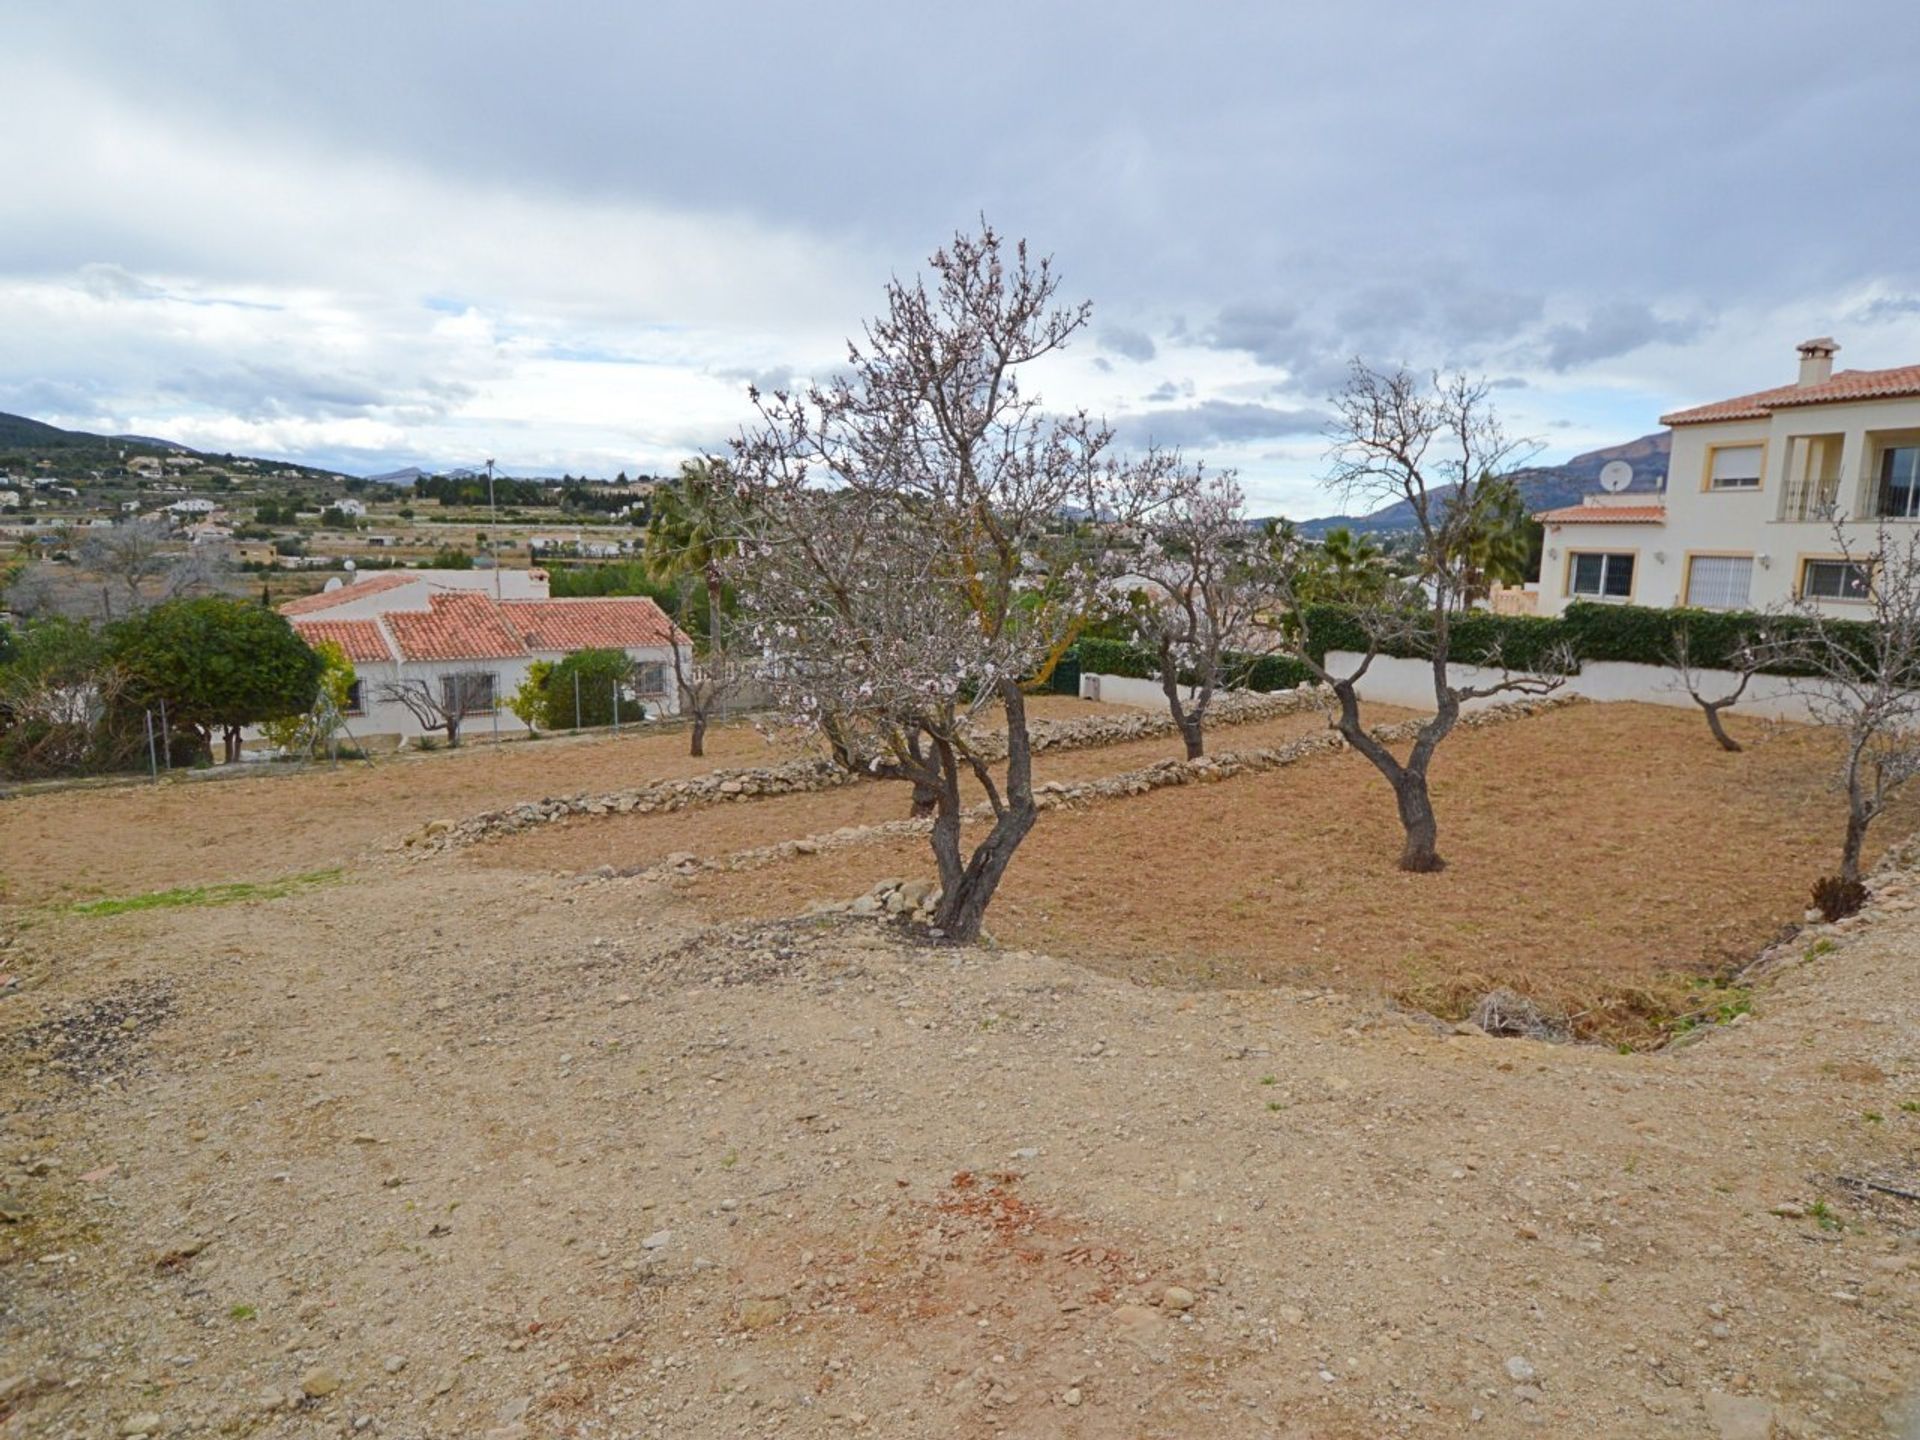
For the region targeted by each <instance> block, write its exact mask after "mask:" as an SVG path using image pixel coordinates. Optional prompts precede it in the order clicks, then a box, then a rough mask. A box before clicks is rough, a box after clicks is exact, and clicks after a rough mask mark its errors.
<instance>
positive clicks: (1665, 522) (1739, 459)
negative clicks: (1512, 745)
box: [1536, 337, 1920, 615]
mask: <svg viewBox="0 0 1920 1440" xmlns="http://www.w3.org/2000/svg"><path fill="white" fill-rule="evenodd" d="M1839 348H1840V347H1839V345H1837V344H1836V343H1835V342H1834V341H1833V340H1831V339H1827V338H1825V337H1822V338H1820V339H1818V340H1809V341H1807V342H1806V343H1805V344H1803V345H1801V346H1800V347H1799V355H1800V374H1799V378H1798V379H1797V380H1795V382H1794V383H1793V384H1791V385H1782V386H1779V387H1777V388H1775V389H1772V390H1761V391H1757V392H1755V393H1754V394H1751V395H1738V396H1735V397H1734V398H1733V399H1731V400H1720V401H1716V402H1714V403H1713V404H1711V405H1699V406H1695V407H1694V408H1692V409H1690V410H1680V411H1676V412H1675V413H1673V414H1671V415H1663V416H1662V417H1661V423H1662V424H1663V425H1669V426H1671V427H1672V428H1673V450H1672V454H1671V455H1670V457H1669V459H1668V463H1667V484H1666V491H1665V493H1664V494H1663V495H1661V496H1659V497H1658V498H1657V499H1656V498H1653V497H1649V496H1646V495H1632V494H1625V495H1618V496H1613V495H1602V496H1594V497H1591V498H1590V499H1588V500H1587V502H1586V503H1584V504H1581V505H1570V506H1566V507H1564V508H1562V509H1559V510H1549V511H1546V512H1544V513H1542V514H1540V515H1539V516H1537V517H1536V518H1537V519H1538V520H1539V521H1540V522H1541V523H1542V524H1543V525H1544V526H1545V527H1546V547H1545V554H1544V558H1543V560H1542V562H1541V567H1540V603H1539V611H1540V613H1541V614H1546V615H1552V614H1558V613H1559V612H1560V611H1561V610H1562V609H1564V608H1565V607H1566V605H1567V603H1568V602H1569V601H1571V600H1576V599H1580V600H1602V601H1614V602H1618V603H1622V604H1633V605H1698V606H1704V607H1707V608H1710V609H1720V610H1734V609H1754V610H1761V609H1766V608H1768V607H1770V606H1778V605H1781V604H1784V603H1786V602H1789V601H1792V600H1796V599H1801V598H1805V599H1809V600H1812V601H1815V602H1816V603H1818V604H1819V605H1820V606H1821V607H1822V608H1823V609H1830V610H1831V611H1832V612H1833V613H1836V614H1844V613H1846V611H1847V610H1848V608H1849V607H1851V606H1857V605H1859V604H1860V603H1861V602H1862V600H1863V599H1864V598H1865V596H1866V594H1867V585H1868V582H1869V577H1868V576H1867V575H1866V574H1865V573H1864V567H1863V566H1862V565H1861V564H1859V563H1858V561H1857V560H1854V561H1850V560H1848V559H1847V558H1846V556H1845V555H1844V554H1842V553H1841V550H1840V547H1839V546H1838V545H1837V544H1836V541H1835V535H1834V524H1835V521H1836V520H1838V521H1840V522H1842V523H1843V525H1844V527H1845V535H1846V549H1847V550H1849V551H1851V552H1852V554H1853V555H1855V556H1862V555H1864V554H1866V553H1867V552H1869V551H1871V550H1872V549H1873V548H1874V544H1875V532H1876V530H1877V528H1878V526H1879V525H1880V523H1881V521H1882V520H1883V519H1884V520H1887V521H1892V522H1907V521H1916V520H1920V365H1902V366H1898V367H1896V368H1894V369H1891V370H1841V371H1839V372H1837V373H1836V372H1835V370H1834V368H1833V356H1834V352H1835V351H1836V350H1838V349H1839Z"/></svg>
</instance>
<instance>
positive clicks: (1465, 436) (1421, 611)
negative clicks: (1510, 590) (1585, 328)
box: [1279, 360, 1571, 871]
mask: <svg viewBox="0 0 1920 1440" xmlns="http://www.w3.org/2000/svg"><path fill="white" fill-rule="evenodd" d="M1333 405H1334V419H1333V422H1332V424H1331V426H1330V430H1329V434H1330V436H1331V439H1332V442H1333V448H1332V459H1333V468H1332V471H1331V473H1330V475H1329V476H1328V479H1327V482H1326V483H1327V486H1328V488H1330V489H1332V490H1334V491H1336V492H1338V493H1339V494H1340V495H1341V496H1342V498H1343V500H1344V501H1345V503H1346V507H1347V508H1348V509H1352V508H1354V506H1355V505H1360V506H1362V507H1363V508H1364V509H1365V510H1366V511H1367V512H1371V511H1373V510H1376V509H1379V508H1381V507H1382V506H1386V505H1391V504H1395V503H1404V504H1405V505H1406V506H1407V507H1408V508H1409V510H1410V511H1411V512H1412V515H1413V522H1414V523H1413V533H1412V541H1413V558H1414V560H1415V562H1416V563H1417V567H1418V577H1419V578H1418V581H1417V584H1416V585H1414V586H1410V587H1402V588H1400V589H1397V590H1394V591H1392V592H1390V593H1389V594H1388V595H1387V596H1386V597H1385V598H1384V599H1382V600H1379V601H1377V602H1373V603H1369V604H1365V605H1362V606H1359V607H1358V608H1357V609H1356V610H1355V611H1354V612H1353V613H1354V614H1355V615H1356V617H1357V618H1358V620H1359V622H1360V625H1361V628H1362V631H1363V633H1364V635H1365V650H1364V652H1363V653H1362V654H1361V656H1360V659H1359V661H1358V663H1356V664H1353V665H1351V666H1349V667H1345V668H1344V673H1337V672H1336V671H1334V670H1332V669H1330V668H1328V666H1327V665H1326V664H1325V663H1324V660H1325V657H1323V656H1317V655H1315V654H1314V653H1313V649H1312V646H1311V643H1310V637H1309V635H1308V633H1307V630H1306V626H1305V625H1304V623H1302V622H1303V616H1302V613H1301V612H1302V609H1303V604H1302V595H1301V590H1302V580H1303V576H1304V575H1305V572H1306V561H1305V557H1304V556H1303V554H1302V549H1301V547H1300V546H1299V545H1295V546H1293V547H1292V548H1291V550H1290V552H1283V553H1282V555H1281V556H1280V561H1281V564H1280V575H1279V588H1280V595H1281V605H1280V622H1281V623H1280V628H1281V633H1282V634H1283V635H1284V636H1285V637H1286V639H1287V643H1288V648H1289V649H1290V651H1291V653H1293V654H1294V655H1295V656H1297V657H1298V658H1299V659H1300V660H1302V661H1304V662H1305V663H1306V665H1307V666H1308V668H1309V669H1310V670H1312V672H1313V673H1314V674H1315V675H1316V676H1318V677H1319V679H1320V680H1321V681H1323V682H1324V683H1325V684H1327V685H1329V686H1331V687H1332V689H1333V694H1334V699H1335V701H1336V702H1337V711H1336V714H1335V718H1334V724H1335V726H1336V728H1338V730H1339V731H1340V733H1341V735H1342V736H1344V737H1345V739H1346V741H1347V743H1348V744H1349V745H1351V746H1352V747H1353V748H1354V749H1355V750H1357V751H1359V752H1360V754H1362V755H1364V756H1365V757H1366V758H1367V760H1368V761H1369V762H1370V763H1371V764H1372V765H1373V767H1374V768H1375V769H1376V770H1378V771H1379V772H1380V773H1381V775H1382V776H1383V777H1385V779H1386V781H1387V783H1388V784H1389V785H1391V786H1392V787H1393V796H1394V803H1395V805H1396V806H1397V807H1398V809H1399V813H1400V824H1401V828H1402V829H1403V831H1404V832H1405V837H1406V838H1405V843H1404V845H1403V847H1402V849H1401V852H1400V868H1401V869H1403V870H1412V871H1430V870H1438V869H1440V868H1442V866H1443V865H1444V864H1445V862H1444V861H1443V860H1442V859H1441V858H1440V851H1439V833H1440V827H1439V822H1438V821H1437V820H1436V819H1435V817H1434V813H1433V798H1432V795H1431V793H1430V792H1429V789H1428V785H1427V771H1428V768H1429V767H1430V766H1431V765H1432V763H1433V755H1434V751H1435V750H1436V749H1438V748H1439V746H1440V743H1441V742H1442V741H1443V740H1445V739H1446V738H1447V736H1448V735H1449V734H1451V733H1452V731H1453V727H1454V726H1455V725H1456V724H1457V723H1458V722H1459V719H1460V712H1461V707H1462V706H1464V705H1466V704H1467V703H1468V702H1470V701H1473V700H1481V699H1485V698H1488V697H1490V696H1494V695H1500V694H1508V693H1517V694H1527V695H1543V694H1546V693H1548V692H1550V691H1552V690H1555V689H1557V688H1559V686H1560V683H1561V682H1560V680H1559V679H1558V678H1555V677H1554V676H1552V675H1539V674H1522V673H1514V672H1510V671H1508V670H1507V669H1506V668H1505V666H1504V664H1503V663H1502V658H1501V657H1500V656H1499V655H1498V654H1494V655H1487V656H1478V657H1476V659H1475V664H1476V665H1477V666H1489V667H1491V668H1494V669H1497V670H1500V671H1501V674H1500V677H1499V678H1498V679H1494V680H1489V681H1485V682H1483V683H1477V684H1457V683H1455V681H1454V678H1453V675H1452V673H1451V665H1452V661H1453V627H1454V624H1455V622H1456V620H1457V619H1458V617H1459V615H1460V614H1461V612H1463V611H1464V610H1466V609H1467V607H1468V605H1469V603H1470V602H1471V600H1472V597H1473V594H1474V591H1475V588H1476V586H1477V585H1479V584H1481V583H1482V578H1481V577H1482V576H1483V574H1484V566H1485V554H1486V549H1487V537H1486V535H1485V534H1484V529H1485V527H1486V525H1487V524H1489V523H1490V517H1494V516H1497V515H1498V514H1499V513H1500V507H1499V506H1498V505H1495V504H1492V503H1490V502H1489V499H1488V498H1486V497H1487V492H1488V490H1489V487H1498V486H1501V485H1504V484H1505V483H1507V482H1506V481H1505V480H1504V479H1503V475H1504V472H1505V471H1507V470H1508V469H1510V468H1511V467H1512V466H1514V465H1515V464H1517V463H1519V461H1520V460H1521V459H1522V458H1524V456H1525V455H1526V454H1527V453H1528V452H1529V449H1530V447H1529V446H1528V445H1527V444H1526V443H1525V442H1522V441H1518V440H1515V439H1513V438H1512V437H1510V436H1509V435H1508V434H1507V433H1506V431H1505V430H1504V429H1503V428H1502V427H1501V425H1500V421H1499V419H1498V417H1497V416H1496V415H1495V414H1494V410H1493V406H1492V403H1491V401H1490V400H1489V398H1488V392H1487V386H1486V383H1485V382H1484V381H1481V380H1474V379H1470V378H1468V377H1467V376H1466V375H1463V374H1457V373H1455V374H1442V373H1438V372H1436V373H1435V374H1433V375H1431V376H1430V377H1427V378H1426V379H1422V378H1420V377H1417V376H1415V375H1412V374H1410V373H1409V372H1407V371H1405V370H1395V371H1387V372H1382V371H1376V370H1372V369H1369V368H1368V367H1367V366H1366V365H1365V364H1363V363H1361V362H1360V361H1358V360H1355V361H1354V362H1353V368H1352V372H1351V374H1350V376H1349V378H1348V380H1347V384H1346V386H1345V387H1344V388H1343V389H1342V390H1341V391H1340V392H1339V393H1338V394H1337V395H1335V396H1334V397H1333ZM1393 652H1400V653H1406V652H1412V653H1415V654H1418V655H1419V656H1421V658H1422V659H1423V660H1425V661H1426V663H1427V665H1428V667H1429V668H1430V670H1431V672H1432V678H1433V716H1432V718H1431V719H1429V720H1427V721H1426V722H1425V723H1424V724H1423V725H1422V726H1421V727H1420V730H1419V733H1418V734H1417V735H1416V736H1415V737H1414V740H1413V744H1412V747H1411V748H1410V749H1409V750H1408V752H1407V755H1406V758H1405V759H1402V758H1401V757H1400V756H1398V755H1396V754H1394V753H1393V751H1391V750H1390V749H1388V748H1387V746H1386V745H1384V744H1382V743H1381V742H1380V741H1378V740H1376V739H1374V738H1373V736H1372V734H1371V733H1370V732H1369V731H1368V729H1367V727H1366V725H1365V724H1364V723H1362V720H1361V711H1360V688H1359V687H1360V682H1361V681H1362V680H1364V679H1365V678H1366V674H1367V671H1368V670H1370V669H1371V668H1372V667H1373V665H1374V663H1375V661H1376V660H1378V659H1379V657H1380V656H1381V654H1382V653H1393ZM1552 668H1556V669H1567V668H1571V667H1570V663H1569V662H1567V661H1565V660H1564V658H1562V659H1559V660H1556V661H1555V663H1554V666H1553V667H1552Z"/></svg>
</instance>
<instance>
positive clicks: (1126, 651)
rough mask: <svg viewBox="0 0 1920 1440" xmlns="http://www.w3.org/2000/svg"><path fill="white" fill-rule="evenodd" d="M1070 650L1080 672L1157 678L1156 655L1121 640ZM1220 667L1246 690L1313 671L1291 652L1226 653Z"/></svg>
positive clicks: (1288, 685) (1305, 677) (1280, 686)
mask: <svg viewBox="0 0 1920 1440" xmlns="http://www.w3.org/2000/svg"><path fill="white" fill-rule="evenodd" d="M1074 650H1075V652H1076V653H1077V654H1078V655H1079V658H1080V669H1081V672H1082V673H1083V674H1093V675H1127V676H1131V677H1132V678H1133V679H1136V680H1158V679H1159V678H1160V660H1159V657H1158V656H1156V655H1153V654H1151V653H1150V652H1148V651H1146V650H1141V649H1139V648H1138V647H1136V646H1133V645H1128V644H1126V643H1125V642H1124V641H1120V640H1099V639H1094V638H1092V637H1088V638H1085V639H1082V640H1081V641H1080V642H1079V644H1077V645H1076V646H1075V647H1074ZM1224 668H1225V672H1226V674H1225V681H1226V684H1227V685H1228V686H1231V687H1236V688H1245V689H1248V690H1262V691H1274V690H1291V689H1293V688H1294V687H1295V686H1296V685H1299V684H1301V683H1302V682H1304V681H1309V680H1311V679H1313V671H1311V670H1309V669H1308V668H1307V666H1306V665H1305V664H1304V663H1302V662H1301V661H1299V660H1296V659H1294V658H1293V657H1292V656H1291V655H1228V656H1226V657H1225V665H1224ZM1180 678H1181V681H1182V683H1185V684H1191V683H1193V677H1192V675H1191V674H1190V673H1189V674H1186V675H1182V676H1181V677H1180Z"/></svg>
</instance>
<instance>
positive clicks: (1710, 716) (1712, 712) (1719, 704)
mask: <svg viewBox="0 0 1920 1440" xmlns="http://www.w3.org/2000/svg"><path fill="white" fill-rule="evenodd" d="M1732 703H1733V702H1732V701H1731V700H1720V701H1711V702H1710V701H1705V700H1703V701H1701V702H1700V708H1701V709H1702V710H1704V711H1706V712H1707V729H1709V730H1711V731H1712V732H1713V738H1714V739H1715V740H1718V741H1719V742H1720V748H1721V749H1722V750H1731V751H1732V752H1733V753H1734V754H1736V755H1737V754H1739V753H1740V742H1739V741H1738V740H1736V739H1734V738H1733V736H1731V735H1729V734H1728V733H1727V727H1726V726H1725V725H1722V724H1721V723H1720V712H1721V711H1722V710H1724V709H1725V708H1726V707H1727V706H1728V705H1730V704H1732Z"/></svg>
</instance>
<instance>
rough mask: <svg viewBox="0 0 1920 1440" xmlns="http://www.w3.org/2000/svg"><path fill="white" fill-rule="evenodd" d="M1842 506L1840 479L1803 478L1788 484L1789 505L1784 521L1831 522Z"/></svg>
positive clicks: (1826, 477)
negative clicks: (1835, 512) (1840, 505)
mask: <svg viewBox="0 0 1920 1440" xmlns="http://www.w3.org/2000/svg"><path fill="white" fill-rule="evenodd" d="M1839 504H1840V477H1839V476H1838V475H1828V476H1811V475H1809V476H1803V477H1801V478H1800V479H1798V480H1789V481H1788V482H1787V503H1786V510H1785V513H1784V514H1783V515H1782V517H1781V518H1782V519H1785V520H1800V521H1805V520H1831V519H1832V518H1833V514H1834V511H1835V510H1836V509H1837V508H1838V507H1839Z"/></svg>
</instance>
